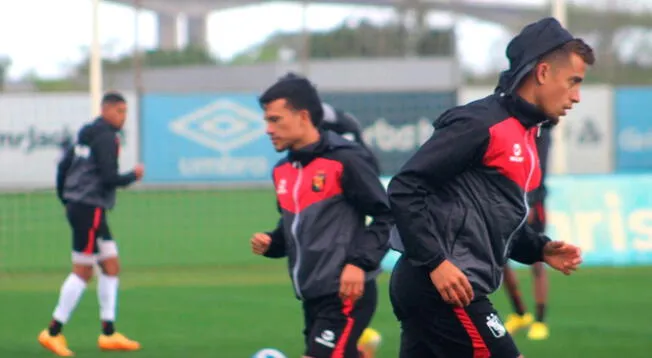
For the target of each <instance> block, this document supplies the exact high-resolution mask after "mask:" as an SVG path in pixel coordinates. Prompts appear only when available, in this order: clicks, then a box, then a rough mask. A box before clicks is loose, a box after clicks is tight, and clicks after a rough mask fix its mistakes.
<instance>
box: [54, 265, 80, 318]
mask: <svg viewBox="0 0 652 358" xmlns="http://www.w3.org/2000/svg"><path fill="white" fill-rule="evenodd" d="M85 290H86V281H84V280H82V279H81V278H80V277H79V276H77V275H76V274H74V273H71V274H70V275H68V278H66V280H65V281H63V285H61V291H60V293H59V302H58V303H57V307H56V308H55V309H54V313H53V314H52V318H54V319H55V320H57V321H59V322H61V323H62V324H66V323H68V320H69V319H70V315H71V314H72V312H73V311H74V310H75V308H76V307H77V303H79V299H80V298H81V297H82V295H83V294H84V291H85Z"/></svg>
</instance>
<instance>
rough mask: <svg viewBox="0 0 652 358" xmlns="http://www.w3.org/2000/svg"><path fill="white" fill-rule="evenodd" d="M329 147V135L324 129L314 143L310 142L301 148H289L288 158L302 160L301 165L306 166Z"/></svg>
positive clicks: (291, 160) (295, 160) (293, 160)
mask: <svg viewBox="0 0 652 358" xmlns="http://www.w3.org/2000/svg"><path fill="white" fill-rule="evenodd" d="M328 147H329V141H328V136H327V135H326V133H325V132H324V131H322V130H320V131H319V140H318V141H317V142H315V143H313V144H309V145H307V146H305V147H303V148H301V149H297V150H289V151H288V160H289V161H290V162H297V161H298V162H300V163H301V165H303V166H306V165H308V163H310V162H311V161H312V160H313V159H315V158H317V157H319V156H320V155H321V154H323V153H324V152H326V150H327V149H328Z"/></svg>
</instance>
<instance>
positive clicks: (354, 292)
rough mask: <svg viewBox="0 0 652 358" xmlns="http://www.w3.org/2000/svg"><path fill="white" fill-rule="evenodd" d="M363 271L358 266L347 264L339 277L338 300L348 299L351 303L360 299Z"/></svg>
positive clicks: (362, 291)
mask: <svg viewBox="0 0 652 358" xmlns="http://www.w3.org/2000/svg"><path fill="white" fill-rule="evenodd" d="M364 277H365V274H364V270H363V269H361V268H359V267H358V266H355V265H351V264H347V265H346V266H344V269H343V270H342V276H341V277H340V298H341V299H342V300H347V299H350V300H352V301H353V302H355V301H357V300H358V298H360V297H362V294H363V293H364Z"/></svg>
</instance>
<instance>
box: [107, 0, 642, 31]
mask: <svg viewBox="0 0 652 358" xmlns="http://www.w3.org/2000/svg"><path fill="white" fill-rule="evenodd" d="M108 1H111V2H114V3H120V4H123V5H129V6H135V4H137V3H139V5H140V7H141V8H143V9H148V10H152V11H155V12H160V13H167V14H178V13H186V14H189V15H206V14H208V13H210V12H212V11H218V10H224V9H229V8H236V7H242V6H248V5H253V4H261V3H269V2H273V1H266V0H259V1H256V0H108ZM290 1H294V2H302V1H300V0H290ZM416 2H417V1H414V3H416ZM418 2H420V3H421V4H422V5H424V6H426V8H429V9H433V10H440V11H453V12H456V13H459V14H464V15H467V16H471V17H474V18H478V19H482V20H485V21H490V22H495V23H500V24H503V25H506V26H508V27H511V28H515V29H519V28H520V27H522V26H523V25H525V24H527V23H529V22H532V21H535V20H536V19H539V18H541V17H543V16H546V15H548V14H550V11H549V7H548V6H547V5H546V6H532V5H515V4H514V3H510V4H501V3H500V2H494V3H486V2H480V1H477V0H420V1H418ZM309 3H311V4H347V5H363V6H365V5H366V6H376V7H397V6H399V5H402V4H405V3H406V2H405V1H404V0H314V1H313V0H310V1H309ZM568 14H569V15H568V16H569V18H574V17H575V16H577V17H579V18H581V21H573V22H572V25H571V26H572V28H573V30H574V31H585V30H586V31H591V30H594V29H596V27H597V26H599V25H600V24H602V25H605V20H606V19H607V17H608V21H609V24H610V25H615V24H627V25H630V26H646V27H649V26H652V14H650V13H649V12H641V11H637V12H634V11H625V10H614V9H611V10H610V11H604V10H601V9H596V8H595V7H591V6H579V5H569V9H568Z"/></svg>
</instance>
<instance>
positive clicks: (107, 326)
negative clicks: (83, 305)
mask: <svg viewBox="0 0 652 358" xmlns="http://www.w3.org/2000/svg"><path fill="white" fill-rule="evenodd" d="M114 332H115V328H114V327H113V322H111V321H104V322H102V334H104V335H107V336H110V335H112V334H113V333H114Z"/></svg>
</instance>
